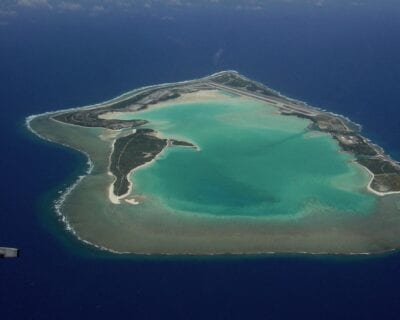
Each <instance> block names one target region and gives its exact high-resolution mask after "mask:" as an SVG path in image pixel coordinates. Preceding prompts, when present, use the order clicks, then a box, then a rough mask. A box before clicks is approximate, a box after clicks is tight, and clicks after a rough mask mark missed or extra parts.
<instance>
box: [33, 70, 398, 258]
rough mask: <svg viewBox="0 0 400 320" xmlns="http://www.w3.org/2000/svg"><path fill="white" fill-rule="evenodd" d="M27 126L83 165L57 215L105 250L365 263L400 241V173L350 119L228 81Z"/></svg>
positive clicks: (140, 93) (148, 94)
mask: <svg viewBox="0 0 400 320" xmlns="http://www.w3.org/2000/svg"><path fill="white" fill-rule="evenodd" d="M28 126H29V127H30V128H31V129H32V131H33V132H35V133H36V134H38V135H39V136H41V137H43V138H46V139H48V140H51V141H54V142H58V143H61V144H64V145H66V146H70V147H72V148H75V149H78V150H80V151H82V152H85V153H86V154H87V155H88V157H89V158H90V159H91V161H92V163H93V168H92V170H91V171H90V172H89V174H88V175H87V176H86V177H85V178H83V179H81V180H80V181H79V183H78V184H76V185H75V186H74V188H73V190H71V189H70V190H68V196H65V197H63V198H62V202H61V203H60V205H59V206H58V209H59V213H60V215H62V217H63V219H64V220H65V222H66V223H67V225H68V227H69V229H70V230H72V231H73V232H74V233H75V234H76V235H77V236H78V237H79V238H80V239H82V240H83V241H85V242H88V243H91V244H93V245H96V246H98V247H101V248H104V249H107V250H111V251H114V252H125V253H161V254H162V253H170V254H220V253H268V252H291V253H295V252H308V253H371V252H382V251H387V250H393V249H396V248H398V246H399V245H400V239H398V237H397V233H398V231H399V230H400V220H399V214H400V202H399V198H400V195H399V193H400V166H399V164H398V163H397V162H396V161H394V160H393V159H391V158H390V157H389V156H388V155H386V154H385V152H384V150H383V149H382V148H380V147H379V146H377V145H375V144H373V143H372V142H371V141H370V140H368V139H367V138H365V137H363V136H362V135H361V132H360V127H359V126H358V125H356V124H354V123H352V122H351V121H350V120H348V119H347V118H345V117H342V116H340V115H336V114H332V113H330V112H327V111H324V110H321V109H319V108H315V107H311V106H309V105H307V104H306V103H303V102H300V101H297V100H293V99H290V98H287V97H285V96H283V95H281V94H280V93H278V92H276V91H274V90H272V89H270V88H268V87H266V86H264V85H263V84H260V83H258V82H255V81H253V80H250V79H248V78H246V77H244V76H242V75H240V74H239V73H237V72H235V71H225V72H220V73H217V74H214V75H211V76H208V77H205V78H201V79H196V80H192V81H186V82H181V83H172V84H164V85H160V86H152V87H148V88H142V89H139V90H136V91H132V92H130V93H128V94H124V95H123V96H121V97H118V98H116V99H113V100H110V101H107V102H104V103H102V104H98V105H94V106H89V107H83V108H76V109H71V110H64V111H55V112H50V113H46V114H44V115H38V116H34V117H30V118H29V119H28ZM288 150H289V151H290V152H289V151H288ZM193 151H196V152H195V153H193ZM307 162H308V166H307V165H305V164H304V163H306V164H307ZM297 172H298V173H299V175H298V176H297V177H296V173H297Z"/></svg>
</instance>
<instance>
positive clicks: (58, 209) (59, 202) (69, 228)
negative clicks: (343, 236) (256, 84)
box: [25, 71, 400, 256]
mask: <svg viewBox="0 0 400 320" xmlns="http://www.w3.org/2000/svg"><path fill="white" fill-rule="evenodd" d="M225 72H226V71H223V72H219V73H215V74H220V73H225ZM215 74H214V75H215ZM192 81H193V80H188V81H183V82H177V83H165V84H161V85H155V86H146V87H141V88H139V89H134V90H132V91H128V92H126V93H123V94H121V95H119V96H118V97H116V98H112V99H110V100H107V101H105V102H103V103H97V104H93V105H89V106H86V107H76V108H68V109H63V110H57V111H49V112H45V113H41V114H37V115H30V116H28V117H26V119H25V124H26V127H27V128H28V130H29V131H31V132H32V133H34V134H35V135H36V136H38V137H39V138H41V139H43V140H46V141H49V142H52V143H58V142H55V141H53V140H51V139H49V138H47V137H44V136H42V135H41V134H39V133H38V132H36V131H35V130H33V129H32V127H31V126H30V122H31V121H32V120H33V119H35V118H37V117H40V116H51V115H53V114H57V113H60V112H65V111H73V110H82V109H92V108H99V107H105V106H107V105H109V104H111V103H114V102H117V101H119V99H125V98H127V97H129V96H130V95H133V94H136V93H138V92H142V91H145V90H147V89H150V88H153V89H154V88H162V87H165V86H170V85H177V84H180V83H182V84H183V83H187V82H192ZM281 96H283V95H281ZM283 97H285V96H283ZM227 98H228V97H227ZM285 98H286V99H290V98H287V97H285ZM178 99H179V98H178ZM178 99H177V100H178ZM290 100H293V101H298V100H294V99H290ZM170 103H171V102H170ZM180 103H185V102H180ZM302 103H303V102H302ZM165 104H168V102H165ZM304 104H305V105H307V106H308V104H306V103H304ZM332 114H333V113H332ZM335 115H336V114H335ZM339 116H340V117H343V118H346V117H344V116H342V115H339ZM349 121H350V120H349ZM350 122H351V121H350ZM351 123H353V122H351ZM71 125H74V124H71ZM360 128H361V126H360ZM58 144H61V145H63V146H65V147H69V148H72V149H74V150H77V151H78V152H81V153H83V154H84V155H85V156H86V157H87V163H86V165H87V166H88V169H87V170H86V173H85V174H84V175H80V176H78V178H77V179H76V181H75V182H74V183H73V184H72V185H71V186H69V187H67V188H66V189H65V190H64V191H63V192H62V194H61V196H60V197H59V198H58V199H56V200H55V201H54V208H55V211H56V213H57V215H58V216H59V217H60V218H61V221H62V222H63V223H64V225H65V229H66V230H67V231H69V232H72V233H73V234H74V236H75V237H76V238H77V239H78V240H79V241H82V242H83V243H85V244H87V245H90V246H93V247H96V248H97V249H100V250H102V251H107V252H111V253H116V254H126V255H162V256H163V255H167V256H168V255H188V256H214V255H216V256H221V255H271V254H282V255H285V254H290V255H294V254H311V255H343V256H349V255H374V254H381V253H387V252H392V251H395V250H397V249H396V248H393V249H388V250H383V251H377V252H374V251H371V252H354V253H352V252H349V253H342V252H337V253H336V252H307V251H301V252H300V251H299V252H287V253H285V252H262V251H261V252H242V253H223V252H221V253H205V254H197V253H190V252H188V253H148V254H146V253H133V252H122V251H115V250H112V249H109V248H106V247H102V246H99V245H96V244H95V243H92V242H89V241H87V240H85V239H82V238H81V237H80V236H79V235H78V234H77V232H76V231H75V230H74V229H73V227H72V226H71V224H70V223H69V221H68V219H67V218H66V216H65V215H64V214H63V213H62V206H63V203H64V202H65V201H66V199H67V198H68V197H69V195H70V194H71V193H72V191H73V190H74V189H75V188H76V187H77V186H78V185H79V184H80V183H81V181H82V180H83V179H84V178H85V177H86V176H88V175H89V174H90V173H91V172H92V170H93V167H94V164H93V162H92V159H91V158H90V156H89V154H88V153H87V152H85V151H83V150H81V149H79V148H75V147H72V146H70V145H68V144H63V143H58ZM165 148H166V147H165ZM165 148H163V150H162V151H161V152H160V153H159V154H158V155H157V156H156V157H155V158H153V159H152V160H151V161H149V162H147V163H145V164H143V165H141V166H138V167H136V168H134V169H133V170H131V172H129V174H128V176H131V175H132V173H133V172H134V171H135V170H138V169H140V168H142V167H145V166H149V165H151V164H152V163H153V161H155V160H156V159H157V158H159V156H161V155H162V154H163V153H164V151H165ZM382 150H383V149H382ZM111 154H112V152H111ZM388 156H389V155H388ZM389 157H390V156H389ZM359 165H360V166H361V167H363V168H364V169H365V170H367V172H368V173H369V174H370V176H371V179H370V181H369V183H368V186H367V189H368V191H370V192H372V193H374V194H376V195H377V196H380V197H384V196H386V195H391V194H399V193H400V191H394V192H385V193H382V192H379V191H375V190H373V189H372V188H371V183H372V181H373V179H374V177H375V175H374V174H373V173H372V172H371V171H370V170H369V169H368V168H367V167H365V166H363V165H361V164H359ZM108 174H110V172H108ZM111 175H112V174H111ZM128 181H129V185H130V186H129V191H128V192H127V193H126V194H125V195H123V196H121V197H116V196H114V197H116V198H117V200H118V204H120V203H121V202H120V200H123V199H124V198H126V197H127V196H128V195H129V194H130V193H131V191H132V188H133V186H132V185H133V183H132V181H131V180H130V179H128ZM113 183H114V182H113ZM113 183H112V184H111V186H110V188H111V187H113ZM109 192H110V190H109ZM112 194H113V192H112ZM114 200H115V199H114ZM110 201H111V202H112V200H111V198H110Z"/></svg>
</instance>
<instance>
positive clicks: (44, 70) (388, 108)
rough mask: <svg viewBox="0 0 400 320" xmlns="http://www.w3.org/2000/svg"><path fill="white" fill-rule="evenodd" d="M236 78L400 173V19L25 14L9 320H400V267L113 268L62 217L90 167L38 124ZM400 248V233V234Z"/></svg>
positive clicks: (6, 266)
mask: <svg viewBox="0 0 400 320" xmlns="http://www.w3.org/2000/svg"><path fill="white" fill-rule="evenodd" d="M225 69H235V70H238V71H239V72H241V73H243V74H245V75H247V76H249V77H251V78H253V79H256V80H259V81H261V82H263V83H265V84H267V85H269V86H271V87H272V88H274V89H277V90H279V91H281V92H282V93H284V94H287V95H288V96H290V97H294V98H298V99H300V100H305V101H307V102H309V103H310V104H313V105H316V106H320V107H324V108H326V109H328V110H330V111H334V112H337V113H341V114H344V115H346V116H348V117H350V118H351V119H352V120H354V121H356V122H358V123H361V124H362V125H363V127H364V133H365V135H366V136H368V137H369V138H371V139H372V140H374V141H376V142H377V143H378V144H380V145H381V146H383V147H384V148H385V149H386V150H387V151H388V152H389V153H390V154H391V155H392V156H393V157H394V158H397V159H398V160H400V5H398V4H397V3H396V2H392V1H386V2H385V3H384V4H382V3H381V2H376V4H369V5H344V4H343V3H342V2H340V4H337V5H325V6H321V7H319V6H307V5H306V6H304V5H303V6H300V5H296V4H293V3H292V4H290V3H287V4H279V5H278V4H276V5H271V7H270V8H269V9H268V10H233V9H226V8H225V9H223V8H219V9H218V8H217V7H215V8H213V9H212V10H211V9H194V8H183V9H182V8H176V9H168V8H159V9H155V8H152V9H148V10H138V11H135V12H129V13H122V12H119V11H112V12H106V13H103V14H101V15H95V16H90V15H87V14H85V13H81V12H72V13H54V12H52V13H47V12H42V11H39V10H34V9H32V10H29V9H27V10H25V11H24V12H22V13H20V14H19V15H17V16H15V17H11V18H10V19H9V22H8V24H5V23H3V24H0V107H1V113H0V119H1V126H0V130H1V135H0V139H1V144H0V146H1V157H0V168H1V176H2V179H1V180H2V183H1V187H0V188H1V193H0V200H1V201H0V245H3V246H15V247H18V248H20V249H21V257H20V258H18V259H9V260H1V261H0V319H2V320H3V319H4V320H8V319H40V320H45V319H60V320H61V319H97V320H100V319H109V318H111V317H113V318H114V319H399V318H400V254H399V253H393V254H388V255H382V256H374V257H332V256H303V255H291V256H281V255H277V256H264V257H260V256H257V257H207V258H204V257H192V258H189V257H142V256H133V257H132V256H131V257H126V256H117V257H115V256H113V255H111V254H107V253H103V252H100V251H97V250H95V249H93V248H91V247H88V246H86V245H83V244H81V243H80V242H78V241H77V240H75V238H74V237H73V236H71V235H70V234H69V233H68V232H67V231H65V230H64V228H63V225H62V223H61V222H60V221H59V220H58V217H57V216H56V215H55V213H54V211H53V210H52V202H53V201H54V199H56V198H57V196H58V192H59V191H60V190H63V189H65V188H66V187H67V186H68V185H70V184H71V183H72V182H73V181H74V180H75V179H76V176H77V175H79V174H82V173H84V171H85V170H86V159H85V157H84V156H82V155H80V154H78V153H76V152H74V151H71V150H67V149H65V148H63V147H60V146H57V145H53V144H50V143H47V142H45V141H41V140H39V139H37V138H36V137H34V136H33V135H31V134H30V133H29V132H28V131H27V130H26V128H25V124H24V121H25V120H24V119H25V117H26V116H28V115H30V114H37V113H41V112H44V111H48V110H54V109H60V108H65V107H72V106H81V105H85V104H91V103H95V102H99V101H102V100H105V99H107V98H111V97H113V96H116V95H118V94H120V93H122V92H124V91H127V90H130V89H132V88H136V87H140V86H143V85H150V84H157V83H162V82H171V81H178V80H186V79H192V78H194V77H200V76H204V75H207V74H209V73H212V72H216V71H220V70H225ZM399 237H400V234H399Z"/></svg>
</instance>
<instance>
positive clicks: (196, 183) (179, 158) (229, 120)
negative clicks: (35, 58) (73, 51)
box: [123, 98, 375, 217]
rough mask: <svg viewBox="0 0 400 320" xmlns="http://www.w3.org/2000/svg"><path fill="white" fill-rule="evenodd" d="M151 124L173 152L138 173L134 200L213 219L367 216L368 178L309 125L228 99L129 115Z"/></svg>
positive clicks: (370, 197)
mask: <svg viewBox="0 0 400 320" xmlns="http://www.w3.org/2000/svg"><path fill="white" fill-rule="evenodd" d="M123 118H125V119H127V118H140V119H146V120H149V121H150V123H149V124H148V127H151V128H153V129H156V130H158V131H160V132H161V134H162V135H163V136H165V137H168V138H177V139H184V140H186V141H190V142H192V143H194V144H196V145H197V146H199V148H200V151H194V150H193V149H188V148H181V147H172V148H168V150H166V151H165V152H164V153H163V155H162V156H161V157H160V158H159V159H158V160H157V161H155V162H154V163H153V164H152V165H150V166H148V167H146V168H143V169H140V170H138V171H137V172H135V173H134V174H133V176H132V177H131V179H133V181H134V193H135V194H141V195H146V196H147V197H153V198H155V199H157V202H160V203H162V204H163V205H165V206H167V207H169V208H170V209H174V210H180V211H186V212H196V213H204V214H214V215H220V216H221V215H223V216H224V215H236V216H237V215H243V216H279V217H287V216H288V215H290V216H292V215H301V214H306V213H312V212H315V211H321V210H328V211H331V209H333V210H338V211H349V212H351V213H352V212H354V213H367V212H369V211H370V210H371V209H372V208H373V205H374V203H375V196H374V195H372V194H369V193H368V192H366V191H365V190H366V185H367V183H368V180H369V177H368V175H367V174H366V172H364V170H363V169H362V168H361V167H360V166H358V165H357V164H354V163H351V162H350V161H351V160H352V159H353V158H352V157H351V156H350V155H349V154H346V153H343V152H340V151H339V147H338V145H337V143H336V142H335V141H334V140H333V139H332V138H331V137H330V136H329V135H328V134H323V133H318V132H313V131H309V130H308V129H307V127H308V125H309V124H310V122H309V121H308V120H304V119H300V118H296V117H288V116H282V115H279V114H278V113H277V112H276V109H275V108H274V107H272V106H269V105H266V104H265V103H262V102H257V101H253V100H242V99H235V98H227V99H226V100H221V101H202V102H199V103H185V104H177V105H169V106H166V107H160V108H155V109H150V110H146V111H141V112H137V113H134V114H128V115H124V116H123Z"/></svg>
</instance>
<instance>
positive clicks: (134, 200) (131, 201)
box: [125, 198, 140, 205]
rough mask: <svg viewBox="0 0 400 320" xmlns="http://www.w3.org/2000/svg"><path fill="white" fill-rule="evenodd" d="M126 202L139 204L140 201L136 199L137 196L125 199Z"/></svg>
mask: <svg viewBox="0 0 400 320" xmlns="http://www.w3.org/2000/svg"><path fill="white" fill-rule="evenodd" d="M125 202H128V203H130V204H133V205H138V204H139V203H140V202H139V201H136V199H135V198H132V199H125Z"/></svg>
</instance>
